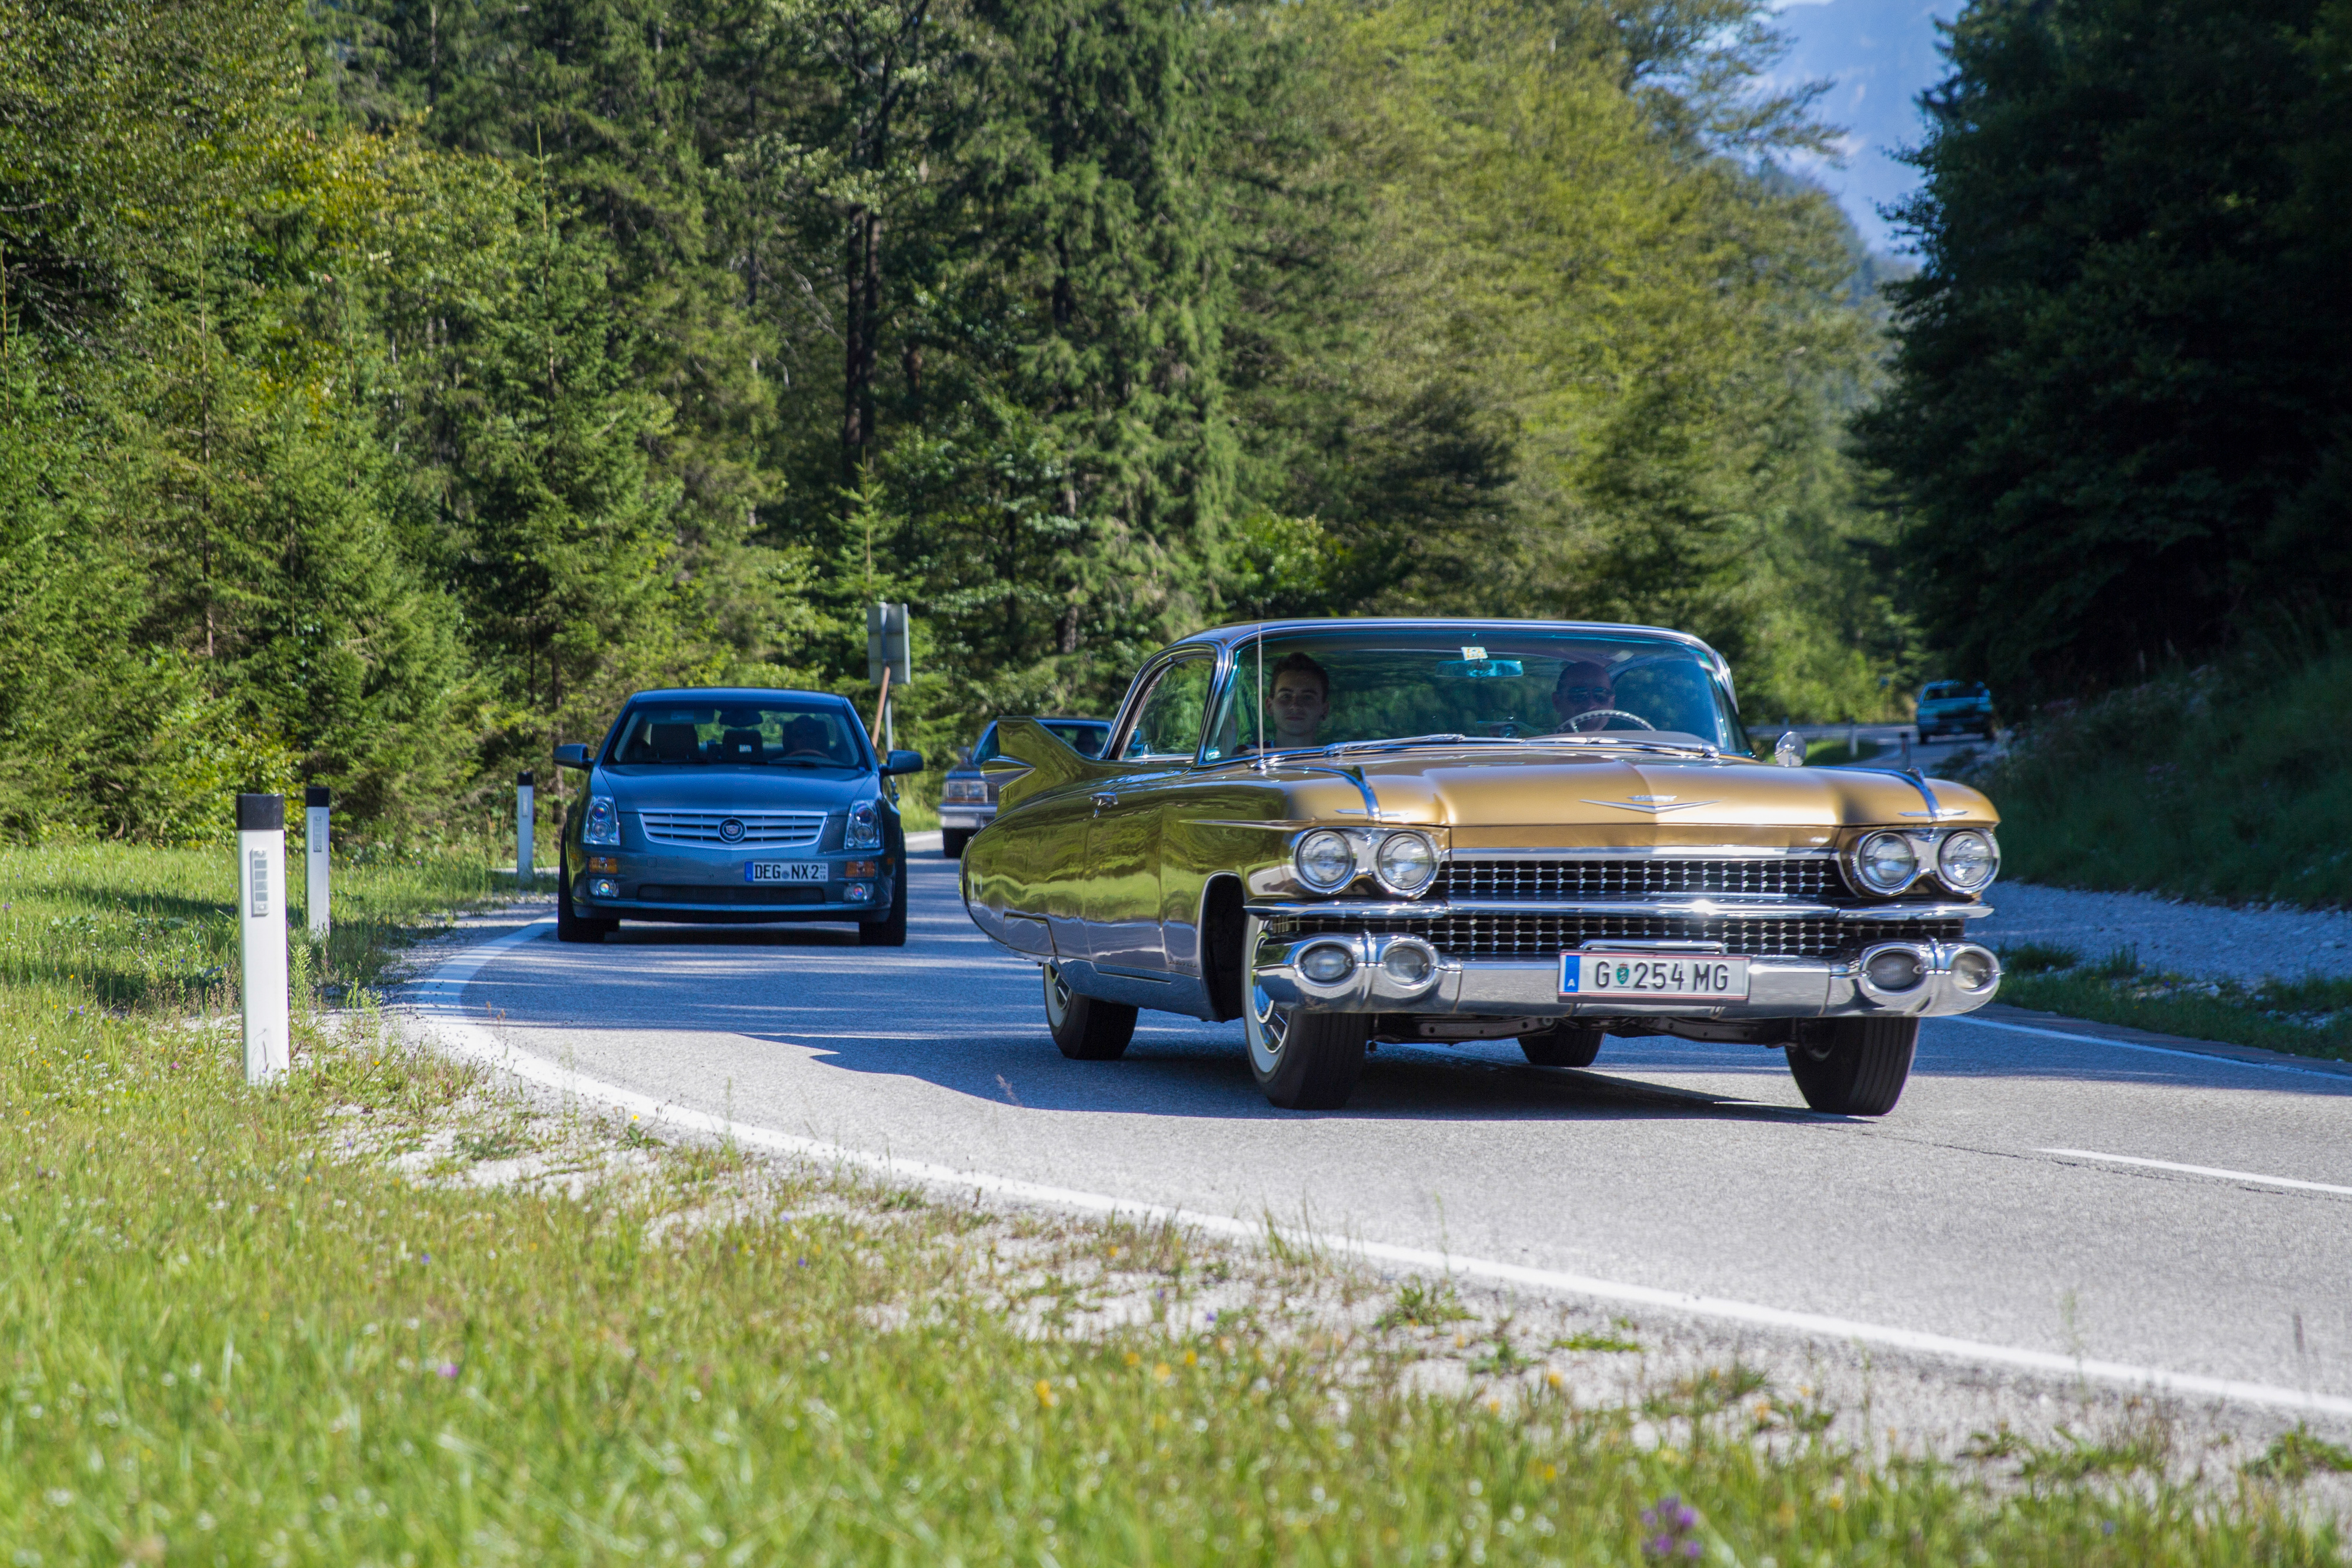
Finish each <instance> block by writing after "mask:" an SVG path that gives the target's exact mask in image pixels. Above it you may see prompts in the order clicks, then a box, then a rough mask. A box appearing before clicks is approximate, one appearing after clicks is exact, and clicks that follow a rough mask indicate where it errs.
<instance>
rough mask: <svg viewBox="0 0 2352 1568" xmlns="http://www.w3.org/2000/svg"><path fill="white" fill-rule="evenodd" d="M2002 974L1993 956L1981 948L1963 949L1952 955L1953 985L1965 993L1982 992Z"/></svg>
mask: <svg viewBox="0 0 2352 1568" xmlns="http://www.w3.org/2000/svg"><path fill="white" fill-rule="evenodd" d="M1999 974H2000V966H1999V964H1998V963H1996V961H1995V960H1994V958H1993V956H1992V955H1991V954H1990V953H1988V952H1986V951H1985V950H1984V949H1983V948H1981V947H1963V948H1961V949H1960V950H1959V951H1958V952H1957V953H1955V954H1953V955H1952V983H1953V984H1954V985H1956V986H1958V987H1959V988H1960V989H1962V990H1964V991H1981V990H1983V989H1984V988H1986V987H1987V986H1990V985H1991V984H1992V982H1993V978H1994V977H1995V976H1997V975H1999Z"/></svg>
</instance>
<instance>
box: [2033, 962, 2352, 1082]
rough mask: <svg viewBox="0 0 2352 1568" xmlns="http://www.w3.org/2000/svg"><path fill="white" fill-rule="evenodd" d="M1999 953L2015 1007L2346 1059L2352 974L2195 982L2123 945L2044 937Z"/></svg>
mask: <svg viewBox="0 0 2352 1568" xmlns="http://www.w3.org/2000/svg"><path fill="white" fill-rule="evenodd" d="M2000 961H2001V968H2002V976H2001V982H2000V999H2001V1000H2002V1001H2004V1002H2007V1003H2010V1004H2011V1005H2012V1006H2014V1007H2021V1008H2032V1009H2035V1010H2037V1011H2040V1012H2051V1013H2063V1014H2064V1015H2065V1016H2066V1017H2068V1018H2078V1019H2092V1020H2094V1021H2095V1022H2098V1023H2114V1024H2123V1025H2126V1026H2127V1027H2129V1028H2132V1029H2144V1030H2153V1031H2155V1032H2156V1033H2158V1034H2176V1035H2180V1036H2182V1037H2184V1038H2186V1039H2189V1040H2220V1041H2221V1042H2223V1043H2225V1044H2230V1045H2254V1046H2261V1047H2263V1049H2264V1050H2268V1051H2285V1052H2287V1053H2289V1054H2291V1055H2294V1056H2312V1057H2320V1058H2324V1059H2326V1060H2330V1061H2352V980H2346V979H2327V978H2324V977H2312V978H2309V979H2304V980H2265V981H2263V982H2262V983H2261V984H2260V985H2253V986H2249V985H2244V984H2242V983H2240V982H2238V981H2235V980H2192V979H2189V978H2187V977H2184V976H2180V975H2169V974H2159V973H2157V972H2154V971H2151V970H2146V969H2143V968H2141V967H2140V966H2139V961H2138V959H2137V956H2135V955H2134V954H2133V953H2132V952H2131V950H2130V949H2128V948H2124V949H2119V950H2116V951H2115V952H2110V953H2107V954H2104V955H2102V956H2099V957H2097V958H2095V959H2088V960H2086V959H2084V956H2082V955H2081V954H2080V953H2078V952H2076V951H2075V950H2074V949H2073V948H2071V947H2062V946H2055V945H2053V944H2049V943H2040V942H2029V943H2021V944H2020V945H2018V946H2014V947H2003V948H2001V949H2000Z"/></svg>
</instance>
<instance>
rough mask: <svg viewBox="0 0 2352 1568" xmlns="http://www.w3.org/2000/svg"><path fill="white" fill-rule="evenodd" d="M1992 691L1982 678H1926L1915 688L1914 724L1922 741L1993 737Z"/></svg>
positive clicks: (1994, 721)
mask: <svg viewBox="0 0 2352 1568" xmlns="http://www.w3.org/2000/svg"><path fill="white" fill-rule="evenodd" d="M1998 722H1999V721H1998V720H1996V719H1995V718H1994V717H1993V711H1992V693H1990V692H1989V691H1987V690H1986V689H1985V684H1984V683H1983V682H1982V681H1929V682H1928V683H1927V685H1924V686H1922V687H1920V688H1919V706H1918V710H1917V719H1916V723H1917V725H1918V729H1919V738H1920V739H1921V740H1922V741H1928V740H1936V739H1939V738H1941V737H1945V736H1950V735H1980V736H1982V737H1984V738H1985V739H1987V740H1990V739H1991V738H1992V737H1993V730H1994V728H1995V727H1996V726H1997V724H1998Z"/></svg>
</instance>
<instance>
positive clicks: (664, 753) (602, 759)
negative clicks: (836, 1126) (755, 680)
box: [555, 686, 923, 947]
mask: <svg viewBox="0 0 2352 1568" xmlns="http://www.w3.org/2000/svg"><path fill="white" fill-rule="evenodd" d="M555 760H556V763H557V765H558V766H560V767H563V768H577V769H579V770H581V771H583V772H584V773H586V774H587V775H588V785H587V788H586V789H583V791H581V793H580V795H579V796H578V797H577V798H576V799H574V800H573V801H572V805H571V807H570V809H569V810H567V811H566V812H565V813H564V821H563V837H562V849H561V850H560V851H559V855H560V857H561V858H560V862H559V866H558V871H559V874H560V876H561V878H562V881H561V883H560V885H559V886H558V888H557V891H556V902H555V933H556V936H558V937H559V938H560V939H562V941H565V942H601V941H603V940H604V937H605V936H608V935H609V934H610V933H611V932H612V931H613V930H614V928H615V927H616V926H618V925H620V923H621V922H622V921H624V920H661V921H686V922H697V923H704V924H740V923H749V922H758V921H771V920H833V921H855V922H856V925H857V939H858V941H859V942H860V943H861V944H863V945H866V946H885V947H898V946H904V945H905V943H906V940H907V878H906V868H907V841H906V835H905V833H904V831H902V830H901V829H900V827H899V822H898V806H897V803H896V800H895V799H894V791H893V789H892V787H891V786H890V785H889V784H888V782H887V780H888V779H891V778H892V777H894V776H896V775H898V774H905V773H919V772H921V771H922V769H923V758H922V756H921V754H920V753H919V752H913V751H893V752H891V753H890V754H889V755H888V756H887V757H877V755H876V754H875V751H874V747H872V745H871V744H869V743H868V741H867V739H866V728H865V726H864V725H863V724H862V723H861V722H859V719H858V715H857V711H856V709H855V708H853V707H851V706H849V703H848V701H847V700H846V699H845V698H842V697H837V696H834V695H830V694H828V693H824V692H793V691H766V690H760V689H755V688H748V687H709V686H694V687H683V688H678V689H675V690H669V691H656V692H639V693H637V694H636V695H635V696H632V697H631V698H630V699H629V700H628V704H627V706H625V707H623V708H622V710H621V716H620V717H619V718H617V719H615V720H614V721H613V727H612V729H611V730H610V731H609V732H607V733H606V735H605V737H604V741H603V743H602V744H601V745H599V746H597V747H594V748H593V749H592V748H591V747H586V746H559V747H556V748H555Z"/></svg>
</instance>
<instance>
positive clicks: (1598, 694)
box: [1556, 686, 1617, 703]
mask: <svg viewBox="0 0 2352 1568" xmlns="http://www.w3.org/2000/svg"><path fill="white" fill-rule="evenodd" d="M1556 695H1559V696H1563V697H1566V698H1567V699H1568V700H1569V701H1570V702H1593V703H1605V702H1607V701H1609V699H1610V698H1612V697H1613V696H1615V695H1617V694H1616V693H1614V692H1612V691H1611V690H1610V689H1609V688H1608V687H1607V686H1562V687H1560V688H1559V692H1558V693H1557V694H1556Z"/></svg>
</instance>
